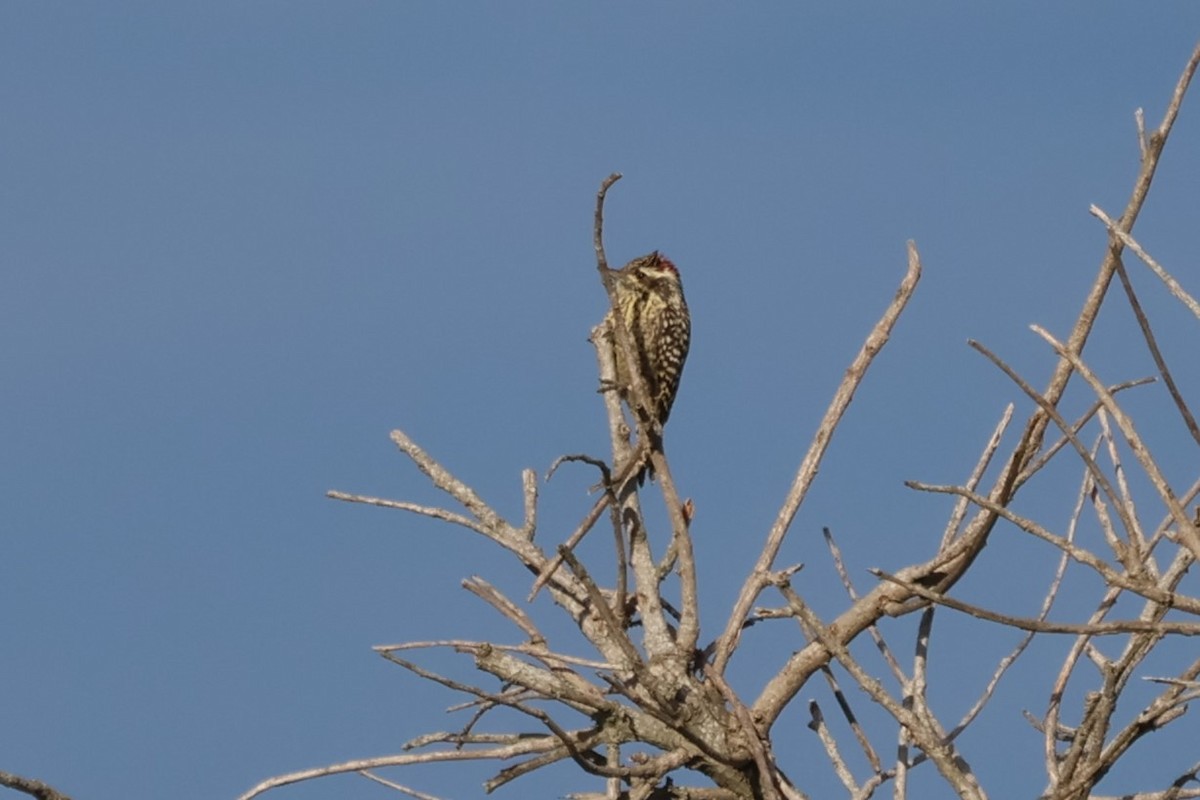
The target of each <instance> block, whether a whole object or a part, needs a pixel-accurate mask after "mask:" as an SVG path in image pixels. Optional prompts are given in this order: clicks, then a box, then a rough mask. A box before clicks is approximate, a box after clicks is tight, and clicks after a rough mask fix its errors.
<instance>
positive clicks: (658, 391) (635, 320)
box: [604, 250, 692, 427]
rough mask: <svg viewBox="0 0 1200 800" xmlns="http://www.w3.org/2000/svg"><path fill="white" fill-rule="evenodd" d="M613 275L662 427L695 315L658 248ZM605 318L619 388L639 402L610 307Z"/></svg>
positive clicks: (632, 405) (631, 404)
mask: <svg viewBox="0 0 1200 800" xmlns="http://www.w3.org/2000/svg"><path fill="white" fill-rule="evenodd" d="M613 279H614V281H615V284H614V288H615V289H616V295H617V310H618V311H619V312H620V314H621V316H622V317H623V319H624V320H625V326H626V327H627V328H628V330H629V334H630V337H631V339H632V341H631V344H632V345H633V350H634V352H635V354H636V356H637V358H638V359H639V361H640V363H639V364H638V366H639V371H640V372H641V374H642V378H643V380H644V381H645V382H646V393H647V397H646V400H647V402H648V403H649V405H650V408H648V409H647V411H648V412H649V413H650V414H651V417H652V421H655V422H657V423H658V425H659V427H661V426H663V425H665V424H666V422H667V417H669V416H670V415H671V406H672V405H674V403H675V394H676V392H677V391H678V389H679V377H680V375H682V373H683V364H684V361H686V360H687V354H688V345H689V344H690V343H691V337H692V319H691V316H690V315H689V314H688V307H687V302H686V301H685V300H684V298H683V285H682V284H681V283H680V281H679V270H678V269H676V268H675V265H674V264H673V263H671V261H670V260H669V259H667V258H666V257H665V256H663V255H662V254H660V253H659V252H658V251H657V250H655V251H654V252H653V253H650V254H648V255H644V256H641V257H640V258H635V259H633V260H632V261H630V262H629V263H628V264H626V265H625V266H624V267H622V268H621V269H619V270H617V271H616V272H614V273H613ZM604 321H605V324H606V325H607V326H608V330H609V332H610V335H611V336H612V337H613V351H614V354H615V357H616V369H617V390H618V391H619V392H620V393H621V398H622V399H623V400H624V401H625V402H626V404H627V405H629V407H630V408H635V401H634V399H633V389H632V382H631V378H630V375H629V369H628V366H627V365H626V363H625V353H624V351H623V350H622V348H621V345H620V340H619V339H618V338H617V335H616V332H615V329H614V327H613V323H614V319H613V311H612V310H611V309H610V310H609V312H608V316H606V317H605V320H604Z"/></svg>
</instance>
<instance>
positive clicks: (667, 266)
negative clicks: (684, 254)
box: [652, 250, 679, 278]
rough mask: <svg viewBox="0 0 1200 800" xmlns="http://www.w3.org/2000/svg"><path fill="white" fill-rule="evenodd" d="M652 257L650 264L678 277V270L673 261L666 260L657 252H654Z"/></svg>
mask: <svg viewBox="0 0 1200 800" xmlns="http://www.w3.org/2000/svg"><path fill="white" fill-rule="evenodd" d="M653 257H654V260H653V262H652V263H653V264H654V266H655V267H657V268H658V269H661V270H666V271H668V272H673V273H674V274H675V277H677V278H678V277H679V268H678V267H676V266H675V262H674V261H672V260H671V259H669V258H667V257H666V256H664V255H663V254H662V253H660V252H658V251H657V250H655V251H654V253H653Z"/></svg>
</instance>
